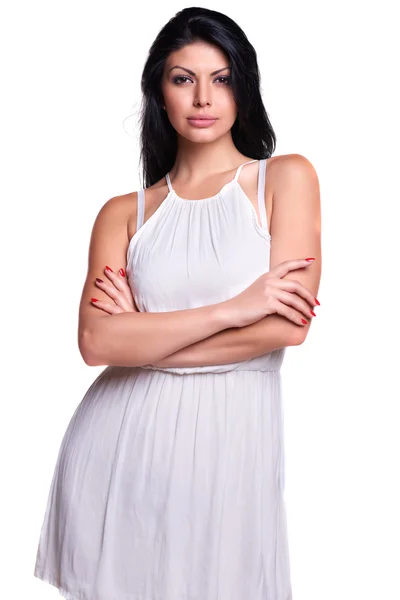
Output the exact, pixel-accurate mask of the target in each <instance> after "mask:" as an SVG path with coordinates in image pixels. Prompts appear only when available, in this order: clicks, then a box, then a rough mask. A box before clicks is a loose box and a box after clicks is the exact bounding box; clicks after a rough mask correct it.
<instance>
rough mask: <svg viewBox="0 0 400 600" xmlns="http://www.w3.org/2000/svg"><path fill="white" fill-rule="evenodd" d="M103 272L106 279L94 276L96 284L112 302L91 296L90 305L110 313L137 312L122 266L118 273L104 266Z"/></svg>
mask: <svg viewBox="0 0 400 600" xmlns="http://www.w3.org/2000/svg"><path fill="white" fill-rule="evenodd" d="M104 274H105V275H106V276H107V277H108V280H107V281H103V280H102V279H99V278H97V277H96V282H95V283H96V285H97V287H98V288H100V289H101V290H103V292H105V293H106V294H107V296H109V297H110V298H111V299H112V300H113V303H112V304H111V303H108V302H103V301H102V300H97V299H96V298H92V305H93V306H96V308H100V309H101V310H104V311H105V312H107V313H109V314H110V315H117V314H119V313H123V312H139V311H138V309H137V306H136V304H135V300H134V298H133V296H132V292H131V288H130V287H129V284H128V280H127V277H126V274H125V271H124V269H123V268H121V269H120V270H119V271H118V273H114V271H113V270H112V269H111V268H110V267H108V266H106V267H105V269H104Z"/></svg>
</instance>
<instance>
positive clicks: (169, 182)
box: [165, 173, 174, 192]
mask: <svg viewBox="0 0 400 600" xmlns="http://www.w3.org/2000/svg"><path fill="white" fill-rule="evenodd" d="M165 179H166V180H167V186H168V189H169V191H170V192H173V191H174V189H173V187H172V185H171V180H170V178H169V173H167V174H166V176H165Z"/></svg>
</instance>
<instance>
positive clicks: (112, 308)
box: [90, 298, 125, 315]
mask: <svg viewBox="0 0 400 600" xmlns="http://www.w3.org/2000/svg"><path fill="white" fill-rule="evenodd" d="M90 301H91V303H92V305H93V306H95V307H96V308H99V309H100V310H103V311H104V312H106V313H108V314H109V315H117V314H118V313H121V312H125V311H124V310H123V309H122V308H120V307H119V306H117V305H116V304H109V303H108V302H103V301H102V300H98V299H97V298H91V299H90Z"/></svg>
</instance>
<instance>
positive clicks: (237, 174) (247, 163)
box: [234, 158, 257, 181]
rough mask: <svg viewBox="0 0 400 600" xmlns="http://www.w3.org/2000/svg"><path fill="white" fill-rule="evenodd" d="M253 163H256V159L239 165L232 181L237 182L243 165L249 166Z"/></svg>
mask: <svg viewBox="0 0 400 600" xmlns="http://www.w3.org/2000/svg"><path fill="white" fill-rule="evenodd" d="M253 162H257V159H256V158H255V159H254V160H248V161H247V162H245V163H243V164H241V165H239V166H238V168H237V170H236V175H235V177H234V181H237V180H238V179H239V175H240V171H241V170H242V167H244V165H249V164H250V163H253Z"/></svg>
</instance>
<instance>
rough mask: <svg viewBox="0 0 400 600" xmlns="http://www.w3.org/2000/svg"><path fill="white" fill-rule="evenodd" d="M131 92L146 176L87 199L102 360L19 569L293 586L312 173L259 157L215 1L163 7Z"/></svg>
mask: <svg viewBox="0 0 400 600" xmlns="http://www.w3.org/2000/svg"><path fill="white" fill-rule="evenodd" d="M142 91H143V96H144V108H143V114H142V135H141V144H142V155H141V156H142V159H143V172H144V188H145V190H144V189H143V190H140V191H139V192H134V193H129V194H126V195H124V196H118V197H114V198H111V199H110V200H109V201H108V202H107V203H106V204H105V205H104V206H103V207H102V209H101V210H100V212H99V214H98V216H97V218H96V221H95V224H94V227H93V231H92V237H91V243H90V252H89V267H88V275H87V280H86V282H85V285H84V289H83V293H82V301H81V305H80V315H79V348H80V351H81V353H82V356H83V358H84V360H85V362H86V363H87V364H88V365H108V366H107V367H106V368H105V370H103V371H102V373H101V374H100V375H99V377H97V379H96V380H95V381H94V382H93V384H92V385H91V386H90V388H89V389H88V391H87V393H86V394H85V397H84V398H83V400H82V401H81V403H80V404H79V405H78V407H77V409H76V411H75V413H74V415H73V417H72V419H71V422H70V424H69V426H68V428H67V431H66V433H65V435H64V438H63V441H62V444H61V447H60V450H59V455H58V459H57V464H56V468H55V472H54V477H53V481H52V484H51V489H50V493H49V499H48V504H47V510H46V514H45V517H44V522H43V527H42V531H41V536H40V542H39V547H38V552H37V560H36V565H35V576H37V577H39V578H41V579H43V580H44V581H46V582H48V583H50V584H52V585H55V586H56V587H57V588H58V589H59V591H60V593H61V594H62V595H63V596H65V598H67V599H68V600H155V599H157V600H217V599H219V600H250V599H251V600H289V599H291V598H292V592H291V583H290V566H289V551H288V543H287V528H286V513H285V503H284V454H283V416H282V401H281V387H280V384H281V379H280V367H281V364H282V361H283V357H284V352H285V348H286V347H287V346H294V345H298V344H301V343H302V342H303V341H304V340H305V338H306V335H307V331H308V329H309V326H310V322H311V318H312V316H315V313H314V311H313V309H314V307H315V305H316V304H319V303H318V300H317V299H316V298H315V296H316V294H317V291H318V286H319V280H320V270H321V253H320V235H319V234H320V212H319V211H320V207H319V186H318V178H317V175H316V173H315V170H314V168H313V166H312V165H311V163H310V162H309V161H308V160H307V159H306V158H304V157H303V156H301V155H298V154H293V155H284V156H276V157H272V156H271V155H272V154H273V151H274V148H275V134H274V132H273V129H272V127H271V124H270V122H269V120H268V117H267V113H266V111H265V109H264V106H263V103H262V100H261V96H260V78H259V71H258V66H257V60H256V53H255V51H254V49H253V47H252V45H251V44H250V43H249V41H248V40H247V38H246V36H245V34H244V33H243V31H242V30H241V29H240V28H239V26H238V25H237V24H236V23H235V22H234V21H232V20H231V19H229V18H228V17H227V16H225V15H223V14H221V13H218V12H215V11H211V10H207V9H204V8H186V9H184V10H182V11H180V12H179V13H177V15H175V17H174V18H172V19H171V20H170V21H169V22H168V23H167V24H166V25H165V27H164V28H163V29H162V30H161V31H160V33H159V34H158V36H157V38H156V40H155V41H154V43H153V45H152V47H151V49H150V53H149V56H148V58H147V61H146V64H145V67H144V71H143V76H142ZM270 232H271V233H270ZM303 257H308V258H307V259H306V258H303ZM293 271H294V273H293ZM102 273H103V274H104V275H102V277H99V276H100V275H101V274H102Z"/></svg>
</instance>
